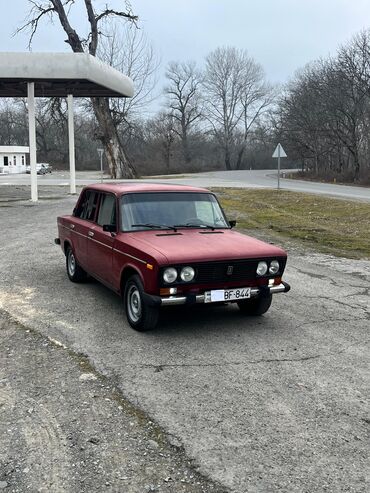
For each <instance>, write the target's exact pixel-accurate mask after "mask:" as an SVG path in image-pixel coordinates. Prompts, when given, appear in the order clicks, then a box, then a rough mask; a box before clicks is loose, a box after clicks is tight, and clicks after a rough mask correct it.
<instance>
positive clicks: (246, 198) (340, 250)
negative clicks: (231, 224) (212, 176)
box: [213, 188, 370, 259]
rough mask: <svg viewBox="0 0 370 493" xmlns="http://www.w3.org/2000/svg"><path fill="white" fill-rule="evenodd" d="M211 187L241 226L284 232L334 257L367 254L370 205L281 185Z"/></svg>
mask: <svg viewBox="0 0 370 493" xmlns="http://www.w3.org/2000/svg"><path fill="white" fill-rule="evenodd" d="M213 190H214V191H215V192H216V193H217V195H218V197H219V199H220V201H221V203H222V206H223V207H224V209H225V211H226V214H227V215H228V217H229V218H235V219H237V221H238V227H239V228H242V229H250V230H261V231H263V232H269V234H270V235H273V236H280V237H281V236H283V237H288V238H291V239H294V240H297V241H299V242H301V243H304V244H305V245H307V246H310V247H314V248H315V249H316V250H319V251H321V252H325V253H330V254H333V255H337V256H344V257H348V258H369V259H370V204H365V203H360V202H354V201H346V200H341V199H333V198H327V197H321V196H317V195H311V194H305V193H296V192H288V191H282V190H266V189H263V190H260V189H239V188H218V189H213Z"/></svg>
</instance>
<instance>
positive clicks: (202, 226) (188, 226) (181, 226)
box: [174, 223, 215, 231]
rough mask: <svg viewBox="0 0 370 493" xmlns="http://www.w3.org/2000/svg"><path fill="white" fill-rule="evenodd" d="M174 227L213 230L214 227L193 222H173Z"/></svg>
mask: <svg viewBox="0 0 370 493" xmlns="http://www.w3.org/2000/svg"><path fill="white" fill-rule="evenodd" d="M174 228H201V229H211V230H212V231H214V229H215V227H214V226H210V225H209V224H193V223H186V224H174Z"/></svg>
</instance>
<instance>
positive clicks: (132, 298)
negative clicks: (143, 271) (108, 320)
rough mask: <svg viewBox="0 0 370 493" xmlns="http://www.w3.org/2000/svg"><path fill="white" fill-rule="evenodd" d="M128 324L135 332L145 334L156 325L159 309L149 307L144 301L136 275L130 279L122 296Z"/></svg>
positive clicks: (142, 291)
mask: <svg viewBox="0 0 370 493" xmlns="http://www.w3.org/2000/svg"><path fill="white" fill-rule="evenodd" d="M123 299H124V305H125V311H126V317H127V321H128V323H129V324H130V325H131V327H132V328H133V329H135V330H138V331H140V332H145V331H147V330H151V329H154V327H155V326H156V325H157V321H158V316H159V308H158V307H156V306H149V305H148V304H147V303H146V302H145V299H144V287H143V283H142V282H141V279H140V277H139V276H138V275H134V276H132V277H130V279H129V280H128V281H127V283H126V286H125V292H124V295H123Z"/></svg>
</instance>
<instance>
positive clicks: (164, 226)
mask: <svg viewBox="0 0 370 493" xmlns="http://www.w3.org/2000/svg"><path fill="white" fill-rule="evenodd" d="M131 228H151V229H172V231H175V232H176V231H177V229H176V226H168V225H167V224H153V223H145V224H131Z"/></svg>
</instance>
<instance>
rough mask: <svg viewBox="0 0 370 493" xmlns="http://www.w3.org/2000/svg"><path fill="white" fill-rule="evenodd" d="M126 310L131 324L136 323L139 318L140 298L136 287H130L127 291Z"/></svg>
mask: <svg viewBox="0 0 370 493" xmlns="http://www.w3.org/2000/svg"><path fill="white" fill-rule="evenodd" d="M127 296H128V300H127V301H128V303H127V309H128V312H129V316H130V318H131V320H132V321H133V322H137V321H138V320H139V319H140V317H141V297H140V293H139V290H138V289H137V287H136V286H130V287H129V290H128V295H127Z"/></svg>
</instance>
